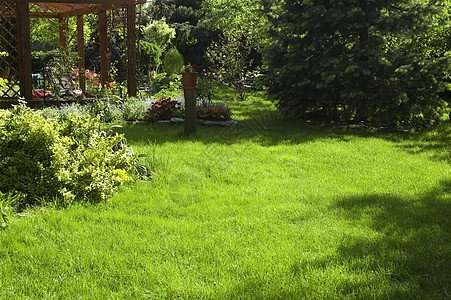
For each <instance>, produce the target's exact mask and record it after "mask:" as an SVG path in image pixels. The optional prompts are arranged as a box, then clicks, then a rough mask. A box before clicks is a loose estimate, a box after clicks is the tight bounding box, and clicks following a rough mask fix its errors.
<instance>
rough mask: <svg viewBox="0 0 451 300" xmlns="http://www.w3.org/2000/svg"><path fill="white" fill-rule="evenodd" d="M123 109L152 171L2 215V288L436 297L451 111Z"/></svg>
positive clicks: (69, 292) (238, 106) (169, 295)
mask: <svg viewBox="0 0 451 300" xmlns="http://www.w3.org/2000/svg"><path fill="white" fill-rule="evenodd" d="M229 104H230V106H231V107H232V109H233V110H234V111H235V113H236V114H235V117H236V118H237V119H238V120H239V128H238V129H224V128H204V127H198V133H197V134H196V135H194V136H191V137H184V136H183V128H182V127H176V126H169V125H146V124H138V125H126V126H124V128H122V129H121V131H123V132H125V134H126V137H127V139H128V143H129V144H130V145H131V146H132V147H133V148H134V149H135V150H136V151H138V152H139V153H141V154H144V155H145V157H144V158H143V162H144V163H145V164H146V165H148V166H150V168H151V169H152V171H153V179H152V180H151V181H139V182H135V183H130V184H128V185H126V186H124V188H122V190H121V191H120V192H119V193H118V194H116V196H114V197H113V198H111V199H109V200H108V201H107V202H105V203H102V204H98V205H84V206H82V205H76V206H73V207H70V208H67V209H59V210H57V209H52V208H40V209H39V208H36V209H33V210H30V211H28V212H27V213H26V214H25V215H22V216H21V217H17V218H15V219H13V220H12V222H11V223H10V226H9V227H8V228H7V229H6V230H4V231H0V298H1V299H53V298H54V299H75V298H81V299H203V298H208V299H449V297H451V286H450V285H451V281H450V278H451V271H450V270H451V232H450V230H451V154H450V148H451V146H450V140H451V123H450V121H447V122H445V123H444V124H442V125H440V126H439V128H437V129H435V130H434V131H431V132H428V133H391V134H388V133H377V132H371V131H365V130H356V129H345V128H336V129H325V128H321V127H317V126H309V125H303V124H300V123H297V122H295V121H289V120H280V118H279V116H278V114H277V113H276V111H275V109H274V107H273V106H272V104H271V103H270V102H268V101H264V100H262V99H261V98H260V97H257V96H255V97H253V98H251V99H250V101H247V102H230V103H229Z"/></svg>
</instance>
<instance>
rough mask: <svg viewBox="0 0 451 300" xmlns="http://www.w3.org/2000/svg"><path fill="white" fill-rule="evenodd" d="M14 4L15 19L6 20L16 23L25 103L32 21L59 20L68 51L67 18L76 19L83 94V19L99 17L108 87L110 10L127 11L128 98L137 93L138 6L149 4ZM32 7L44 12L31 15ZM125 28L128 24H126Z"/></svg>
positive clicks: (22, 0) (49, 0)
mask: <svg viewBox="0 0 451 300" xmlns="http://www.w3.org/2000/svg"><path fill="white" fill-rule="evenodd" d="M7 1H8V0H7ZM9 1H10V2H13V3H14V4H15V15H12V16H5V15H4V16H3V17H10V18H15V19H16V24H17V29H16V30H17V39H18V41H17V45H18V49H17V54H18V60H17V64H18V70H17V71H18V77H19V83H20V94H21V96H22V97H24V98H25V100H31V99H32V69H31V42H30V18H57V19H58V20H59V44H60V47H63V48H65V47H67V18H70V17H77V45H78V46H77V47H78V48H77V50H78V69H79V83H80V88H81V89H82V90H83V91H84V90H85V88H86V82H85V72H84V70H85V49H84V40H85V39H84V34H83V25H84V24H83V16H84V15H86V14H91V13H98V15H99V42H100V82H101V84H102V85H105V84H106V83H107V82H108V81H109V61H108V22H107V13H106V12H107V10H110V9H115V8H125V9H126V13H127V21H126V23H127V24H126V27H127V57H128V60H127V90H128V94H129V96H136V93H137V86H138V80H137V66H136V63H137V62H136V26H135V25H136V24H135V23H136V5H138V4H143V3H145V2H146V0H34V1H28V0H9ZM30 4H32V5H33V7H39V8H41V10H42V11H39V12H34V11H30ZM124 25H125V24H124Z"/></svg>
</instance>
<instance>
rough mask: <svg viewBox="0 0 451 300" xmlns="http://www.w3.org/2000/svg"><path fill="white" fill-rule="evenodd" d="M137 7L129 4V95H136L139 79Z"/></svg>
mask: <svg viewBox="0 0 451 300" xmlns="http://www.w3.org/2000/svg"><path fill="white" fill-rule="evenodd" d="M135 26H136V7H135V5H134V4H132V5H128V6H127V57H128V61H127V65H128V66H127V67H128V68H127V69H128V70H127V90H128V95H129V96H131V97H136V94H137V90H138V80H137V72H136V27H135Z"/></svg>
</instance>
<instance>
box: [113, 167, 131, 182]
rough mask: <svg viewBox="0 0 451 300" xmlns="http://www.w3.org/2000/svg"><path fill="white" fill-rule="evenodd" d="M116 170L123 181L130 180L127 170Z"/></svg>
mask: <svg viewBox="0 0 451 300" xmlns="http://www.w3.org/2000/svg"><path fill="white" fill-rule="evenodd" d="M114 172H115V173H116V176H117V177H119V178H120V179H121V180H122V181H127V180H128V175H127V171H125V170H124V169H116V170H114Z"/></svg>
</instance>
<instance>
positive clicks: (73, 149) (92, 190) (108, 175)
mask: <svg viewBox="0 0 451 300" xmlns="http://www.w3.org/2000/svg"><path fill="white" fill-rule="evenodd" d="M0 129H1V131H0V191H1V192H2V193H21V194H23V195H24V197H22V198H23V201H22V203H20V206H21V207H24V206H26V205H36V204H39V203H41V202H46V201H54V200H55V199H58V200H59V201H60V200H61V201H64V203H72V202H75V201H89V202H92V203H95V202H99V201H101V200H103V199H105V198H107V197H108V196H110V195H112V194H113V193H114V191H115V190H116V189H117V187H118V186H119V185H121V184H122V183H123V182H124V181H125V180H126V179H127V171H128V170H129V169H130V167H131V166H132V165H133V164H134V163H135V161H136V156H135V155H134V154H133V153H132V151H130V150H129V149H127V147H126V146H125V144H124V138H123V136H119V135H116V136H109V137H108V136H106V134H105V133H104V132H102V131H101V130H100V121H99V118H98V117H97V118H92V117H90V116H88V115H82V114H69V115H68V116H67V118H66V119H65V120H58V119H46V118H44V117H43V116H41V115H40V114H39V113H38V112H35V111H33V110H31V109H29V108H27V107H26V106H25V105H24V104H20V105H17V106H15V107H14V108H13V109H12V110H11V111H3V112H2V113H1V114H0Z"/></svg>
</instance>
